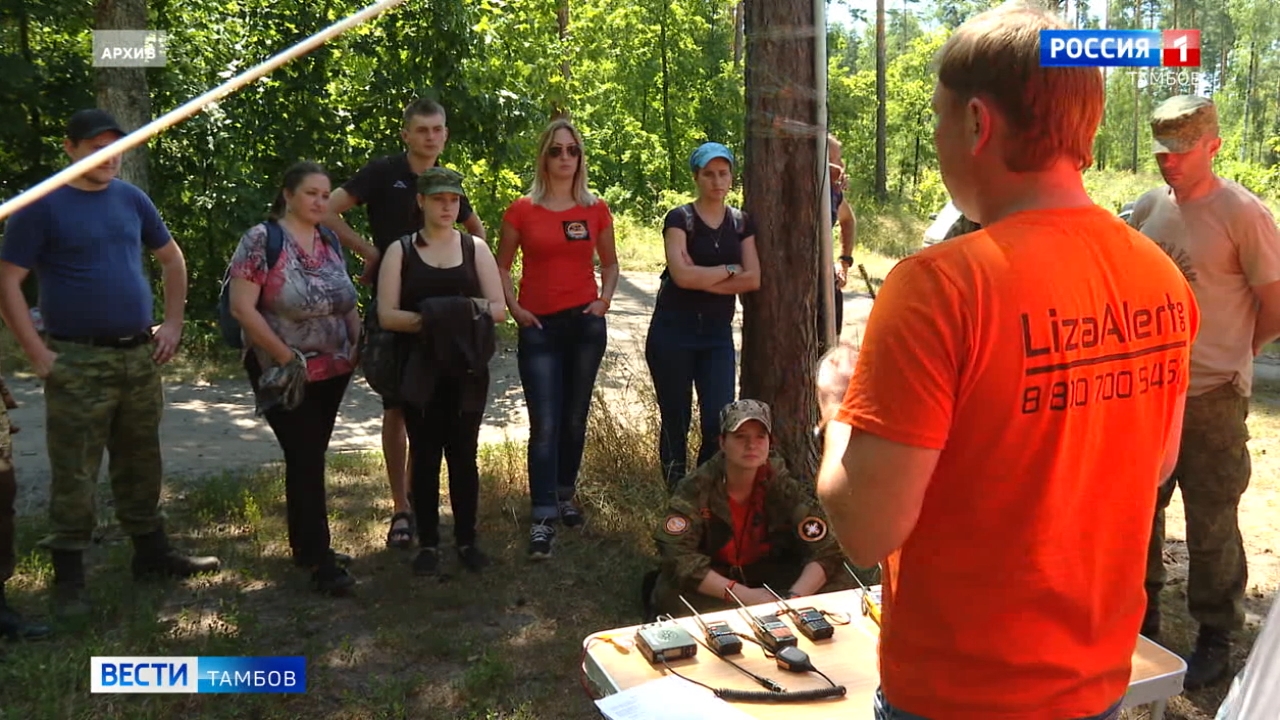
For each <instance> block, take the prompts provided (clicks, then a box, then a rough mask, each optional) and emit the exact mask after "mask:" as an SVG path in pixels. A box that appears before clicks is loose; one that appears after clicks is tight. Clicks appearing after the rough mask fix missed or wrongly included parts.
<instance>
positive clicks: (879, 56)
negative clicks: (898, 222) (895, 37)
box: [875, 0, 889, 203]
mask: <svg viewBox="0 0 1280 720" xmlns="http://www.w3.org/2000/svg"><path fill="white" fill-rule="evenodd" d="M884 1H885V0H876V177H875V183H876V186H875V194H876V201H877V202H881V203H884V202H888V200H889V162H888V159H887V158H886V157H885V156H886V148H887V146H888V144H889V132H888V119H889V100H888V93H887V91H886V88H885V68H886V66H887V62H888V61H887V59H886V58H885V37H884Z"/></svg>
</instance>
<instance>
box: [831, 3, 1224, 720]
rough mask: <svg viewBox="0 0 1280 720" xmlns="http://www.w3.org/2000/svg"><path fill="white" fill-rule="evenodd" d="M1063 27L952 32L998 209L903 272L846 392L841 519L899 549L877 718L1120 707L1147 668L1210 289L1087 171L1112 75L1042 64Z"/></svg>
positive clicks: (1016, 717) (948, 140) (834, 503)
mask: <svg viewBox="0 0 1280 720" xmlns="http://www.w3.org/2000/svg"><path fill="white" fill-rule="evenodd" d="M1061 27H1064V25H1063V23H1062V22H1061V20H1059V19H1058V18H1057V17H1055V16H1054V15H1052V14H1049V13H1048V12H1046V11H1042V10H1038V9H1031V8H1027V7H1018V6H1004V7H1001V8H998V9H996V10H992V11H989V12H985V13H982V14H981V15H979V16H977V17H976V18H974V19H973V20H971V21H969V22H968V23H966V24H965V25H964V26H962V27H961V28H959V29H958V30H957V31H956V32H955V33H954V34H953V36H952V37H951V38H950V39H949V40H948V41H947V43H946V45H945V46H944V47H943V49H942V51H941V54H940V64H939V78H938V84H937V88H936V90H935V92H934V98H933V108H934V112H935V113H936V117H937V125H936V130H935V143H936V146H937V150H938V158H939V165H940V168H941V172H942V177H943V180H944V182H945V183H946V186H947V189H948V191H949V192H950V193H951V196H952V198H953V199H954V202H955V204H956V206H957V207H958V208H959V209H960V210H961V212H963V213H964V215H965V216H966V217H969V218H971V219H972V220H973V221H975V222H977V223H980V224H981V225H982V229H981V230H978V231H976V232H973V233H970V234H968V235H964V236H961V237H958V238H956V239H953V240H949V241H947V242H946V243H942V244H939V245H936V246H934V247H931V248H928V249H926V250H923V251H921V252H919V253H917V254H916V255H914V256H912V257H910V258H908V259H906V260H904V261H902V262H901V263H899V264H898V266H897V267H896V268H894V270H893V271H892V272H891V273H890V274H889V276H888V277H887V278H886V280H885V284H884V287H883V289H882V290H881V292H880V293H879V295H878V298H877V302H876V304H875V306H874V308H873V310H872V312H871V317H870V320H869V322H868V325H867V329H866V333H865V339H864V341H863V345H862V348H861V350H860V351H857V352H858V355H857V358H856V365H855V366H854V369H853V378H852V381H851V382H850V383H849V386H848V390H847V393H845V394H844V396H843V403H842V404H841V405H840V406H839V408H838V410H836V409H835V408H834V403H831V402H829V403H828V408H826V409H825V411H824V417H825V418H827V419H830V420H832V421H831V422H830V423H829V424H827V425H826V448H825V453H824V458H823V462H822V468H821V471H820V475H819V480H818V492H819V496H820V498H821V499H822V501H823V504H824V506H825V508H826V509H827V512H828V515H829V520H830V522H831V527H832V530H833V531H834V532H835V534H836V537H837V538H838V540H839V541H840V543H841V545H842V546H843V548H844V550H845V551H846V553H847V554H848V555H849V557H850V559H852V560H853V561H854V562H855V563H856V564H858V565H862V566H870V565H874V564H877V563H880V562H881V561H885V567H884V608H883V626H882V631H881V637H880V676H881V688H880V692H879V693H878V694H877V699H876V712H877V717H878V718H882V719H885V718H905V719H908V720H910V719H913V718H933V719H935V720H970V719H973V720H977V719H978V718H981V719H982V720H1041V719H1043V720H1073V719H1076V718H1114V717H1116V716H1118V714H1119V705H1120V701H1121V699H1122V698H1123V697H1124V695H1125V692H1126V690H1127V687H1128V684H1129V677H1130V670H1131V667H1130V666H1131V658H1132V655H1133V652H1134V646H1135V644H1136V642H1137V639H1138V626H1139V624H1140V623H1141V621H1142V615H1143V610H1144V607H1145V602H1146V601H1145V593H1144V590H1143V575H1144V569H1145V563H1146V545H1147V538H1148V535H1149V533H1150V518H1151V516H1152V512H1153V511H1154V509H1155V501H1156V487H1157V485H1158V484H1159V482H1160V481H1161V480H1162V479H1163V478H1165V477H1167V476H1168V475H1169V473H1170V472H1171V471H1172V468H1173V464H1174V461H1175V459H1176V456H1177V448H1178V441H1179V425H1180V423H1181V417H1182V408H1183V403H1184V400H1185V397H1186V387H1187V369H1188V361H1189V349H1190V345H1191V341H1192V339H1193V338H1194V336H1195V333H1196V330H1197V328H1198V325H1199V314H1198V312H1199V311H1198V309H1197V306H1196V303H1195V299H1194V297H1193V295H1192V292H1191V289H1190V287H1189V286H1188V285H1187V282H1186V280H1185V279H1184V278H1183V276H1182V273H1181V272H1180V271H1179V269H1178V268H1177V266H1176V265H1175V264H1174V263H1173V262H1172V261H1171V260H1170V259H1169V258H1168V256H1167V255H1165V254H1164V253H1163V252H1162V251H1161V250H1160V248H1159V247H1157V246H1156V245H1155V244H1154V243H1153V242H1151V241H1150V240H1148V239H1146V238H1144V237H1143V236H1141V235H1140V234H1138V233H1137V232H1134V231H1133V230H1132V229H1130V228H1129V227H1127V226H1126V225H1125V224H1124V223H1123V222H1122V221H1120V220H1119V219H1118V218H1116V217H1114V216H1113V215H1111V213H1109V212H1107V211H1106V210H1104V209H1103V208H1100V207H1098V206H1097V205H1095V204H1094V203H1093V202H1092V201H1091V200H1090V199H1089V196H1088V195H1087V193H1086V192H1085V189H1084V185H1083V181H1082V178H1081V170H1082V169H1083V168H1085V167H1088V165H1089V164H1091V162H1092V156H1091V147H1092V143H1093V138H1094V134H1095V132H1096V130H1097V127H1098V123H1099V121H1100V119H1101V116H1102V105H1103V79H1102V74H1101V72H1100V71H1099V70H1098V69H1096V68H1040V67H1039V66H1038V64H1037V63H1036V62H1035V61H1034V58H1038V57H1039V31H1040V30H1042V29H1047V28H1061ZM1029 59H1030V60H1029ZM845 352H849V349H847V348H846V350H845ZM848 360H849V359H848V358H845V359H844V361H845V363H846V364H848ZM829 364H830V365H835V366H839V364H840V363H839V362H835V363H829ZM828 370H829V368H824V372H822V373H821V377H822V378H823V379H824V381H827V382H830V381H831V376H832V375H839V373H832V372H828ZM846 377H847V375H846ZM819 391H820V395H821V396H823V397H828V398H829V397H831V395H832V393H831V391H830V388H825V387H820V388H819ZM836 395H837V396H838V393H836ZM833 415H834V417H832V416H833Z"/></svg>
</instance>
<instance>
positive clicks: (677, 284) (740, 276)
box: [645, 143, 760, 490]
mask: <svg viewBox="0 0 1280 720" xmlns="http://www.w3.org/2000/svg"><path fill="white" fill-rule="evenodd" d="M734 166H735V163H734V158H733V152H732V151H730V150H729V148H727V147H725V146H724V145H721V144H720V143H705V144H703V145H701V146H699V147H698V149H697V150H694V151H693V155H692V156H690V158H689V168H690V170H691V171H692V172H693V182H694V185H695V187H696V189H697V191H696V199H695V200H694V201H693V202H692V203H688V204H685V205H681V206H680V207H677V208H675V209H673V210H671V211H670V212H669V213H667V217H666V220H665V221H664V222H663V228H662V236H663V240H664V242H665V245H666V255H667V269H666V271H664V272H663V273H662V285H661V287H660V288H659V290H658V298H657V301H656V302H655V304H654V309H653V318H652V320H651V321H650V323H649V335H648V338H647V339H646V342H645V361H646V362H647V363H648V365H649V374H650V375H651V376H652V377H653V387H654V393H655V395H656V396H657V401H658V408H659V412H660V413H661V416H662V423H661V431H660V437H659V440H658V455H659V458H660V459H661V461H662V470H663V474H664V475H665V476H666V481H667V488H668V490H670V489H671V488H673V487H675V484H676V483H677V482H679V480H680V479H681V478H683V477H684V476H685V474H686V473H687V467H688V446H687V445H688V442H687V438H688V436H689V424H690V422H692V412H693V410H692V408H693V390H694V388H695V387H696V388H697V391H698V408H699V414H700V416H701V426H702V427H701V436H702V445H701V448H699V451H698V459H697V462H696V463H695V465H701V464H702V463H704V462H706V461H707V460H708V459H710V458H711V456H712V455H714V454H715V452H716V450H717V448H718V446H719V445H718V436H719V430H720V428H719V425H718V423H717V417H718V414H719V412H720V408H722V407H724V406H725V405H727V404H729V403H730V402H733V400H734V395H735V392H734V390H735V387H736V385H737V356H736V353H735V352H734V348H733V316H734V313H735V312H736V311H737V296H738V294H739V293H745V292H751V291H753V290H755V289H757V288H759V287H760V261H759V258H758V257H757V255H756V242H755V234H756V232H755V227H754V225H753V224H752V222H751V220H750V218H748V217H747V216H746V214H745V213H743V212H742V211H741V210H739V209H737V208H734V207H730V206H729V205H727V204H726V203H725V198H726V197H727V196H728V194H729V190H730V189H731V188H732V187H733V174H734V169H735V168H734Z"/></svg>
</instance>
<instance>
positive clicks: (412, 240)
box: [378, 167, 507, 575]
mask: <svg viewBox="0 0 1280 720" xmlns="http://www.w3.org/2000/svg"><path fill="white" fill-rule="evenodd" d="M462 196H463V193H462V176H461V175H459V174H458V173H456V172H454V171H452V170H449V169H446V168H442V167H433V168H427V169H426V170H424V171H423V172H422V174H420V175H419V176H418V205H419V206H420V207H421V208H422V215H423V220H424V224H423V228H422V229H421V230H419V231H418V232H417V233H416V234H414V235H409V236H406V237H403V238H401V239H400V241H399V242H396V243H393V244H392V245H390V246H388V247H387V249H386V251H385V252H384V254H383V257H382V266H381V268H380V269H379V271H378V322H379V323H381V325H382V327H383V328H384V329H386V330H390V331H392V332H397V333H406V334H409V335H413V336H415V337H413V338H411V339H409V342H410V343H412V349H411V350H410V352H409V354H408V357H407V358H406V361H405V366H404V370H403V373H402V381H401V387H400V396H401V397H402V398H403V399H404V424H405V429H406V430H407V431H408V434H409V448H410V451H411V452H410V457H411V458H412V464H413V466H412V469H411V472H410V475H411V477H410V483H411V484H410V489H411V493H410V501H411V502H412V503H413V514H414V517H415V518H416V520H417V529H418V547H419V550H418V555H417V557H416V558H414V561H413V572H414V574H415V575H436V574H438V573H439V567H440V553H439V549H438V545H439V543H440V460H441V455H443V456H444V458H445V459H446V460H447V461H448V463H449V502H450V503H451V504H452V507H453V537H454V542H455V543H456V549H457V553H458V560H459V561H460V562H461V563H462V565H463V567H465V568H467V569H468V570H470V571H472V572H479V571H480V570H481V569H482V568H484V567H485V566H486V565H488V563H489V559H488V557H486V556H485V554H484V553H483V552H481V551H480V548H479V547H477V545H476V516H477V514H478V512H479V505H480V469H479V466H478V465H477V459H476V455H477V452H478V450H479V440H480V423H481V420H482V419H483V417H484V407H485V403H486V401H487V400H488V396H489V359H490V358H492V357H493V352H494V349H495V347H496V340H495V332H494V323H497V322H502V321H504V320H506V317H507V314H506V306H505V304H504V298H503V295H502V281H501V280H500V279H499V278H498V265H497V263H496V262H495V261H494V259H493V253H491V252H490V251H489V246H488V245H486V244H485V241H484V240H483V239H481V238H477V237H472V236H471V235H467V234H463V233H460V232H458V231H457V230H455V229H454V228H453V226H454V224H455V223H456V222H457V221H458V209H459V207H460V205H461V199H462Z"/></svg>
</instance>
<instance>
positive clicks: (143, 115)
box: [94, 0, 152, 192]
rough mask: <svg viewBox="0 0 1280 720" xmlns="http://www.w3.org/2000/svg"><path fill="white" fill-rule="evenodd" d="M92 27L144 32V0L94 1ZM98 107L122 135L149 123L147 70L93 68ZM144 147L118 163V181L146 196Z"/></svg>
mask: <svg viewBox="0 0 1280 720" xmlns="http://www.w3.org/2000/svg"><path fill="white" fill-rule="evenodd" d="M94 27H95V28H96V29H98V30H146V29H147V0H98V4H97V7H96V8H95V22H94ZM94 87H95V90H96V91H97V100H98V107H99V108H101V109H103V110H106V111H107V112H109V113H111V114H112V115H114V116H115V118H116V122H118V123H120V126H121V127H123V128H124V130H125V131H126V132H133V131H134V130H137V129H138V128H140V127H142V126H143V125H146V124H147V123H149V122H151V120H152V117H151V91H150V89H149V88H148V86H147V69H146V68H140V67H98V68H94ZM147 168H148V154H147V146H146V144H142V145H139V146H138V147H136V148H134V149H133V150H130V151H129V152H127V153H125V154H124V157H122V158H121V159H120V178H121V179H122V180H124V181H126V182H129V183H132V184H134V185H137V186H138V187H140V188H142V191H143V192H148V191H149V188H148V177H147V176H148V172H147Z"/></svg>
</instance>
